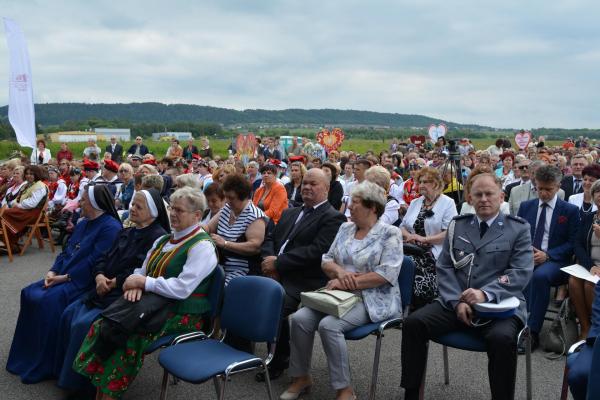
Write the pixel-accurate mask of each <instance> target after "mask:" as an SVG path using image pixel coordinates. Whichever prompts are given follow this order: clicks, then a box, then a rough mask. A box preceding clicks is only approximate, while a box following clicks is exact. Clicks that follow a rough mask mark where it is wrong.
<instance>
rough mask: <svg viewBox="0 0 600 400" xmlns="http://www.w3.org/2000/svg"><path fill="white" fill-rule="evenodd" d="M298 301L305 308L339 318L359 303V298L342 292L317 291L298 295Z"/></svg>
mask: <svg viewBox="0 0 600 400" xmlns="http://www.w3.org/2000/svg"><path fill="white" fill-rule="evenodd" d="M300 300H301V301H302V305H304V306H305V307H308V308H312V309H313V310H316V311H320V312H322V313H325V314H329V315H333V316H334V317H338V318H341V317H343V316H344V315H345V314H346V313H347V312H348V311H350V310H351V309H352V307H354V305H355V304H356V303H358V302H359V301H361V298H360V297H359V296H357V295H355V294H354V293H351V292H346V291H344V290H327V289H319V290H315V291H313V292H302V293H300Z"/></svg>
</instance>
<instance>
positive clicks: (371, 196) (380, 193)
mask: <svg viewBox="0 0 600 400" xmlns="http://www.w3.org/2000/svg"><path fill="white" fill-rule="evenodd" d="M351 195H352V197H358V198H360V199H361V200H365V201H369V202H374V203H377V204H379V205H382V206H383V207H385V205H386V204H387V198H386V196H385V190H383V188H382V187H381V186H379V185H377V184H375V183H373V182H369V181H367V180H365V181H363V182H361V183H359V184H358V185H355V186H354V187H353V188H352V193H351Z"/></svg>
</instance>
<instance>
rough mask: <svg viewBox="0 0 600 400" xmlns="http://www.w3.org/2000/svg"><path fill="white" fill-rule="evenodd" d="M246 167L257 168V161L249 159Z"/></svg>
mask: <svg viewBox="0 0 600 400" xmlns="http://www.w3.org/2000/svg"><path fill="white" fill-rule="evenodd" d="M248 167H254V168H256V169H258V167H259V166H258V163H257V162H256V161H250V162H249V163H248V164H247V165H246V168H248Z"/></svg>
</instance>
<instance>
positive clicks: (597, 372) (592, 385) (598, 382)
mask: <svg viewBox="0 0 600 400" xmlns="http://www.w3.org/2000/svg"><path fill="white" fill-rule="evenodd" d="M599 398H600V340H598V339H596V341H595V342H594V351H593V354H592V365H591V367H590V374H589V376H588V384H587V396H586V399H587V400H595V399H599Z"/></svg>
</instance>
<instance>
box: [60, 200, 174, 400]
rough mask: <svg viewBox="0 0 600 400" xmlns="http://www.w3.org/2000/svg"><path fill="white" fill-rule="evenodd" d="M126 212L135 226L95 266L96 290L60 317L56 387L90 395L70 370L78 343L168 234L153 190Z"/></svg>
mask: <svg viewBox="0 0 600 400" xmlns="http://www.w3.org/2000/svg"><path fill="white" fill-rule="evenodd" d="M129 212H130V214H129V219H130V220H131V221H132V222H134V223H135V227H131V228H126V229H123V230H122V231H121V232H120V233H119V236H118V238H117V240H116V241H115V243H114V245H113V246H112V248H111V249H110V250H109V251H108V252H107V253H106V254H105V255H104V257H102V259H101V260H100V261H99V262H98V263H97V264H96V266H95V268H94V272H93V275H94V276H95V281H96V288H95V289H93V290H91V291H90V292H89V293H88V295H86V296H84V297H83V298H82V299H81V300H78V301H77V302H75V303H73V304H71V305H70V306H69V307H68V308H67V309H66V310H65V311H64V313H63V314H62V317H61V321H60V331H59V334H58V337H59V338H61V339H60V341H59V344H58V346H57V349H56V355H57V356H56V366H55V374H56V376H57V377H58V386H59V387H61V388H63V389H67V390H69V391H71V392H75V393H78V392H86V391H87V390H88V389H89V390H90V392H91V393H94V391H95V388H94V387H93V386H92V385H91V384H90V381H89V379H87V378H85V377H84V376H82V375H80V374H78V373H76V372H75V371H73V369H72V365H73V360H74V358H75V356H76V355H77V352H78V351H79V348H80V347H81V343H82V342H83V339H84V338H85V335H86V334H87V332H88V330H89V329H90V326H91V325H92V323H93V322H94V321H95V320H96V319H97V318H98V317H99V316H100V313H102V310H103V309H105V308H106V307H108V306H109V305H110V304H111V303H112V302H114V301H115V300H116V299H118V298H119V297H120V296H122V295H123V291H122V287H123V283H124V282H125V279H126V278H127V277H128V276H129V275H131V273H132V272H133V270H134V269H136V268H139V267H141V266H142V263H143V262H144V259H145V258H146V253H147V252H148V250H150V249H151V248H152V245H153V243H154V241H155V240H156V239H158V238H159V237H161V236H163V235H165V234H167V233H169V232H170V227H169V218H168V215H167V210H166V209H165V206H164V202H163V201H162V198H161V195H160V193H159V192H158V191H157V190H156V189H148V190H141V191H139V192H137V193H136V195H135V196H134V197H133V199H132V201H131V205H130V207H129Z"/></svg>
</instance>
